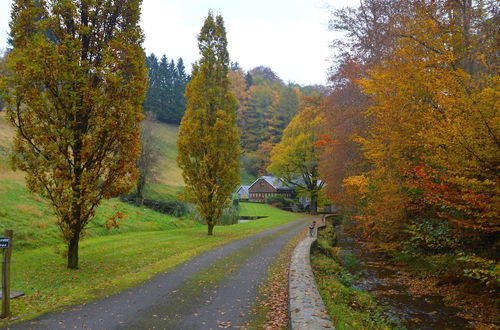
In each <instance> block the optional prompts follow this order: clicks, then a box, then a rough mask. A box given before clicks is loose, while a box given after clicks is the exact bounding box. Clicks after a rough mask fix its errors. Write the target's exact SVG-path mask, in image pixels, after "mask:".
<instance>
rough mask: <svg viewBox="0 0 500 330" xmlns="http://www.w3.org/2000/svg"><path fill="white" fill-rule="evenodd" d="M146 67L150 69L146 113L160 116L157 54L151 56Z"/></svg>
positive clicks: (145, 102)
mask: <svg viewBox="0 0 500 330" xmlns="http://www.w3.org/2000/svg"><path fill="white" fill-rule="evenodd" d="M146 65H147V67H148V90H147V93H146V99H145V100H144V105H143V107H144V112H145V113H147V112H151V113H155V114H158V112H159V109H160V108H161V98H160V72H159V70H160V67H159V64H158V58H157V57H156V56H155V54H151V55H149V56H148V57H147V58H146Z"/></svg>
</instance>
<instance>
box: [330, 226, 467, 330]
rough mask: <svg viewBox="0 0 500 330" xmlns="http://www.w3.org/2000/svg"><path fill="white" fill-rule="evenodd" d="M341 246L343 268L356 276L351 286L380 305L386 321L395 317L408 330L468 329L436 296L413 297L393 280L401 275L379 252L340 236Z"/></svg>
mask: <svg viewBox="0 0 500 330" xmlns="http://www.w3.org/2000/svg"><path fill="white" fill-rule="evenodd" d="M337 232H338V234H339V240H338V246H339V247H341V251H342V256H343V259H344V260H345V261H347V260H350V261H351V262H347V263H346V265H345V266H346V267H347V268H348V269H349V270H350V271H351V272H352V273H353V274H355V275H356V278H357V280H356V282H355V283H354V285H353V287H354V288H356V289H358V290H362V291H365V292H369V293H371V294H373V295H374V296H375V297H376V300H377V302H378V303H380V304H381V305H384V306H386V307H387V312H386V313H387V314H388V316H389V317H390V318H397V319H399V320H400V321H401V323H402V325H404V326H405V327H407V328H409V329H454V330H455V329H472V327H471V326H470V325H469V321H467V320H465V319H463V318H461V317H459V316H457V315H456V314H457V313H458V312H460V310H458V309H456V308H452V307H448V306H446V305H445V304H444V303H443V300H442V298H441V297H438V296H429V295H423V296H414V295H412V294H411V293H409V292H408V290H407V288H406V286H404V285H402V284H400V283H397V282H398V281H394V279H397V277H398V276H400V275H401V273H400V272H399V270H398V268H397V267H395V265H393V264H391V262H390V261H388V260H387V259H386V258H385V257H384V255H383V254H382V253H378V252H373V251H369V250H367V249H365V248H363V247H362V246H360V245H359V244H358V243H356V241H355V240H354V239H353V238H351V237H349V236H347V235H344V234H343V233H342V230H338V231H337Z"/></svg>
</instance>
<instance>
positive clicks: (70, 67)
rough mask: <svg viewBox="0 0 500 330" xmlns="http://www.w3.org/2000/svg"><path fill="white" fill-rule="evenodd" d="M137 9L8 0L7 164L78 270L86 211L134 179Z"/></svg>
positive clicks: (139, 92) (139, 70) (139, 54)
mask: <svg viewBox="0 0 500 330" xmlns="http://www.w3.org/2000/svg"><path fill="white" fill-rule="evenodd" d="M139 16H140V1H139V0H124V1H121V2H115V1H99V2H98V1H56V0H55V1H50V2H40V1H35V0H27V1H26V0H22V1H21V0H16V1H14V3H13V6H12V22H11V24H10V27H11V32H10V35H11V38H12V44H13V47H14V48H13V49H12V51H11V52H10V53H9V54H8V56H7V57H8V58H7V66H8V69H9V71H10V73H9V75H6V76H4V77H3V78H2V90H3V92H4V93H3V94H4V96H5V101H6V108H7V114H8V117H9V119H10V121H11V123H12V124H13V125H14V126H15V127H16V128H17V133H16V137H15V140H14V153H13V161H14V164H15V165H16V166H17V167H18V168H20V169H21V170H23V171H26V173H27V176H26V182H27V186H28V188H29V189H30V190H31V191H33V192H36V193H39V194H40V195H42V196H44V197H46V198H48V200H49V201H50V202H51V204H52V206H53V209H54V212H55V214H56V216H57V222H58V225H59V227H60V228H61V231H62V234H63V237H64V239H65V240H66V242H67V243H68V268H78V243H79V240H80V237H81V236H82V235H83V234H84V229H85V226H86V225H87V224H88V223H89V222H90V221H91V219H92V217H93V215H94V213H95V210H96V207H97V206H98V205H99V203H100V202H101V201H102V200H103V199H106V198H111V197H115V196H118V195H120V194H122V193H124V192H126V191H128V190H129V188H130V187H131V185H133V183H134V181H135V179H136V168H135V159H136V157H137V154H138V152H139V130H140V122H141V118H142V107H141V104H142V101H143V98H144V93H145V89H146V84H147V82H146V79H147V78H146V67H145V60H144V54H143V50H142V46H141V44H142V41H143V34H142V31H141V29H140V27H139Z"/></svg>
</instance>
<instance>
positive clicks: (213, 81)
mask: <svg viewBox="0 0 500 330" xmlns="http://www.w3.org/2000/svg"><path fill="white" fill-rule="evenodd" d="M198 48H199V50H200V54H201V59H200V61H199V63H196V64H194V65H193V73H192V79H191V81H190V82H189V83H188V85H187V87H186V102H187V107H186V113H185V115H184V117H183V118H182V122H181V126H180V129H179V138H178V140H177V146H178V148H179V155H178V157H177V163H178V164H179V167H180V168H181V169H182V176H183V178H184V182H185V183H186V197H188V198H189V199H190V200H191V201H193V202H194V203H196V206H197V209H198V212H199V213H200V215H201V216H202V217H203V218H204V220H205V222H206V224H207V226H208V235H213V228H214V226H215V225H216V224H217V221H218V219H219V218H220V216H221V215H222V211H223V209H224V207H225V206H226V205H227V204H228V201H229V198H230V195H231V192H232V191H233V190H234V188H236V186H237V185H238V182H239V154H240V150H239V136H238V133H237V128H236V114H235V112H236V107H237V101H236V98H235V97H234V95H233V93H232V92H231V91H230V82H229V79H228V68H229V53H228V51H227V40H226V30H225V28H224V21H223V18H222V16H220V15H217V16H216V17H214V16H213V14H212V12H209V13H208V17H207V18H206V20H205V23H204V25H203V27H202V29H201V32H200V34H199V36H198Z"/></svg>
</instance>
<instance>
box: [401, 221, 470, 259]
mask: <svg viewBox="0 0 500 330" xmlns="http://www.w3.org/2000/svg"><path fill="white" fill-rule="evenodd" d="M405 232H406V233H408V234H409V235H410V239H409V240H408V241H406V242H405V245H406V246H407V248H409V249H413V250H416V251H417V252H418V251H420V252H424V253H443V252H448V251H454V250H456V249H458V248H460V245H461V244H460V240H459V239H458V238H457V235H456V233H453V232H452V230H451V228H450V225H449V223H448V222H447V221H444V220H439V219H418V220H417V221H416V222H415V223H413V224H411V225H409V226H408V227H407V229H406V230H405Z"/></svg>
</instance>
